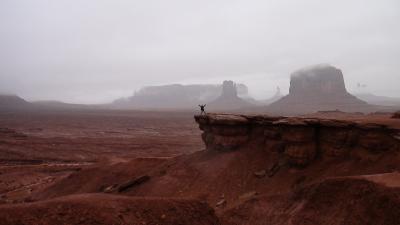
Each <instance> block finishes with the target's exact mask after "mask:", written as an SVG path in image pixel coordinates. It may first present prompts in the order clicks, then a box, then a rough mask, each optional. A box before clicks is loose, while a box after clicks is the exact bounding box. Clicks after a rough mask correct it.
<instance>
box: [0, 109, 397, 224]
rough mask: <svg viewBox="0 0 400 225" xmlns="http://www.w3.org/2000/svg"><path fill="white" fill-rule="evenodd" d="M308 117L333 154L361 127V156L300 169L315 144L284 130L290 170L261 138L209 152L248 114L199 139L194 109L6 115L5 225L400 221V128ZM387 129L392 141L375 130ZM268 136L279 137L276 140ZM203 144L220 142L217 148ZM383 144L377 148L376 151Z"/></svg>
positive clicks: (214, 126) (0, 131) (0, 203)
mask: <svg viewBox="0 0 400 225" xmlns="http://www.w3.org/2000/svg"><path fill="white" fill-rule="evenodd" d="M308 117H313V118H318V119H317V120H318V123H319V125H318V126H321V125H320V124H328V125H326V126H328V127H329V130H328V132H333V133H332V134H330V133H328V134H327V135H328V136H332V139H333V141H331V142H329V141H328V142H327V143H332V146H334V147H332V146H331V145H330V146H329V147H327V148H330V149H333V148H334V149H339V150H340V149H341V148H342V147H343V146H339V147H338V146H337V145H338V143H335V140H336V139H338V140H339V139H340V138H341V136H343V132H342V131H341V130H340V129H342V128H343V127H344V126H347V125H346V124H347V122H349V123H350V122H351V123H359V124H362V125H357V129H359V130H360V132H362V134H360V135H359V137H358V138H359V139H360V141H359V142H360V146H361V147H360V148H358V147H357V146H351V149H352V150H351V151H352V152H351V153H349V154H347V153H345V154H342V155H340V154H338V155H340V156H337V155H336V153H332V152H331V153H330V154H331V155H332V154H333V155H335V156H334V157H326V158H325V155H321V153H318V154H317V155H315V159H313V161H312V162H311V161H310V160H309V158H306V160H308V161H304V158H302V157H303V155H300V156H299V153H298V151H300V150H301V149H302V148H303V147H302V146H308V145H309V143H306V142H307V141H308V140H311V139H312V138H314V136H312V137H309V135H308V134H307V132H308V131H307V130H301V132H300V133H296V132H297V130H289V131H288V132H287V133H288V134H290V135H289V136H290V137H283V138H282V140H284V141H285V140H290V143H289V144H287V145H288V146H289V145H292V144H293V143H296V146H295V147H293V148H292V149H291V150H290V151H291V154H289V158H290V156H292V157H293V158H292V160H295V161H293V162H294V164H296V163H298V164H300V166H299V165H297V166H289V164H288V163H287V162H286V161H285V162H283V161H280V158H279V155H280V154H281V153H277V152H274V151H275V150H269V149H266V147H265V146H264V147H263V148H260V143H264V142H265V141H264V139H263V140H262V141H259V140H258V139H257V138H255V136H256V135H257V133H254V132H255V131H254V132H253V133H251V134H246V135H247V136H248V137H249V139H250V140H256V139H257V140H256V141H254V143H253V142H251V141H250V142H249V144H248V145H246V146H244V147H242V148H239V149H237V150H232V151H219V150H212V147H213V146H212V145H213V144H215V143H217V142H218V138H219V136H218V137H217V134H221V133H222V134H225V135H227V136H232V135H233V136H234V135H236V133H237V134H238V135H239V133H240V135H242V134H243V132H247V131H244V130H243V129H242V128H243V127H240V126H241V125H242V120H243V118H245V119H246V118H247V117H240V118H239V119H237V118H236V117H235V118H231V117H230V116H229V115H228V116H226V115H222V117H221V118H219V117H215V118H212V117H210V118H208V119H209V120H207V121H208V122H201V121H200V122H199V121H197V122H199V123H200V128H202V130H203V131H204V133H206V134H205V136H204V135H203V139H202V133H203V131H202V130H201V129H199V124H197V123H196V121H195V119H194V118H193V113H189V112H147V111H107V110H104V111H100V110H98V111H96V110H75V111H74V110H70V111H55V110H53V111H34V110H33V111H29V112H23V111H13V112H7V111H4V112H1V113H0V218H1V219H0V224H1V225H2V224H43V225H44V224H121V225H122V224H127V225H128V224H134V225H135V224H171V225H172V224H232V225H233V224H271V225H276V224H310V225H311V224H335V225H336V224H338V225H339V224H346V225H348V224H350V225H351V224H360V225H361V224H371V225H372V224H374V225H376V224H387V225H396V224H397V225H398V224H400V189H399V187H400V174H399V171H400V163H399V162H400V156H399V146H400V145H399V144H398V142H396V140H398V138H399V137H398V136H396V133H395V134H394V136H393V135H392V132H398V129H399V128H400V120H398V119H392V118H390V117H391V115H390V114H373V115H360V114H346V113H341V112H324V113H317V114H314V115H310V116H308ZM260 118H261V117H257V116H254V117H251V118H250V117H249V118H248V120H249V121H250V120H251V121H256V122H257V123H258V122H259V120H260ZM200 119H201V118H200ZM331 119H335V120H331ZM337 119H341V120H342V121H347V122H337ZM274 120H276V124H277V123H279V124H284V126H285V125H288V124H289V125H290V126H292V125H295V126H297V125H298V122H299V121H298V120H300V122H301V123H303V122H304V121H303V118H301V117H299V118H297V120H296V121H294V122H293V121H289V122H288V121H286V120H285V119H283V120H285V121H282V120H281V119H274ZM319 120H321V121H323V122H320V121H319ZM210 121H211V122H210ZM212 121H214V122H212ZM215 121H216V122H215ZM263 121H264V122H263V123H264V125H262V126H272V125H271V124H275V122H272V123H271V122H270V119H269V118H267V119H265V118H263ZM309 121H311V120H306V123H308V122H309ZM256 122H254V123H256ZM310 123H313V124H315V119H314V120H312V122H310ZM332 123H333V124H334V128H331V126H332V125H331V124H332ZM265 124H267V125H265ZM343 124H345V125H343ZM377 124H378V125H377ZM231 126H234V128H232V127H231ZM324 126H325V125H324ZM381 126H382V127H383V126H384V127H385V128H384V129H385V130H384V131H383V132H386V131H388V132H391V133H390V135H392V136H390V135H387V134H386V133H373V132H372V131H371V132H370V129H373V130H374V131H375V130H376V129H378V130H379V129H381ZM371 127H372V128H371ZM387 127H388V128H387ZM263 129H264V128H263ZM290 129H291V128H290ZM296 129H297V128H296ZM301 129H303V128H301ZM306 129H308V128H306ZM318 129H319V128H318ZM346 129H347V128H346ZM393 130H394V131H393ZM207 132H208V133H207ZM213 132H214V133H213ZM319 132H320V131H319ZM321 132H322V133H323V132H326V131H321ZM335 132H336V133H335ZM363 132H365V133H363ZM379 132H380V130H379ZM262 133H263V134H261V135H264V136H263V137H267V139H268V137H271V138H272V139H274V140H275V136H276V135H278V134H271V132H266V131H263V132H262ZM207 135H211V136H213V135H214V136H215V137H214V136H213V137H211V139H212V140H213V141H214V142H213V143H209V142H208V140H209V139H210V138H208V137H207ZM279 135H280V134H279ZM285 135H286V134H283V136H285ZM318 135H322V134H318ZM345 135H348V134H345ZM362 136H366V137H367V136H368V138H369V139H368V141H366V140H364V139H363V138H362ZM321 138H322V139H321V140H325V139H326V134H325V136H324V137H322V136H321ZM323 138H325V139H323ZM335 138H336V139H335ZM239 139H240V137H239V136H238V137H237V138H236V139H235V140H239ZM381 139H382V140H381ZM203 140H204V141H205V143H204V142H203ZM246 140H247V139H246ZM346 140H347V136H346ZM222 142H223V143H222V145H227V146H228V147H229V146H231V145H232V143H233V142H232V141H230V140H229V138H225V139H223V140H222ZM300 142H301V144H298V143H300ZM381 142H382V143H386V144H383V145H382V144H381ZM269 143H275V142H273V141H271V142H269ZM217 144H218V143H217ZM219 144H221V143H219ZM278 145H279V143H278ZM278 145H277V146H278ZM317 145H320V141H318V143H317ZM355 145H357V144H355ZM377 145H381V148H382V151H381V150H380V149H378V150H376V151H374V150H370V149H371V148H373V147H375V146H377ZM210 146H211V147H210ZM218 146H219V145H218ZM268 146H269V145H268ZM299 146H300V147H299ZM349 146H350V145H349ZM345 147H346V146H345ZM206 148H207V149H206ZM208 148H210V149H208ZM268 148H274V147H271V146H269V147H268ZM277 148H278V147H277ZM343 148H344V147H343ZM346 148H347V147H346ZM349 148H350V147H349ZM299 149H300V150H299ZM269 151H271V152H269ZM332 151H333V150H332ZM323 154H325V153H323ZM313 157H314V156H313ZM274 160H275V161H274ZM296 160H297V161H296ZM309 161H310V162H309ZM282 162H283V163H282ZM304 162H306V163H307V165H305V164H304ZM289 163H290V159H289Z"/></svg>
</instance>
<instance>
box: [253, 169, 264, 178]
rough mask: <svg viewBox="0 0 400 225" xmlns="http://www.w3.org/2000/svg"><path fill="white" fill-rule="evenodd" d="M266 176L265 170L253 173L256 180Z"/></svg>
mask: <svg viewBox="0 0 400 225" xmlns="http://www.w3.org/2000/svg"><path fill="white" fill-rule="evenodd" d="M266 175H267V171H266V170H260V171H256V172H254V176H256V177H257V178H263V177H265V176H266Z"/></svg>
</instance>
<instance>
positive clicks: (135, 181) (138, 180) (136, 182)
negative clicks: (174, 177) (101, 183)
mask: <svg viewBox="0 0 400 225" xmlns="http://www.w3.org/2000/svg"><path fill="white" fill-rule="evenodd" d="M148 180H150V176H147V175H144V176H141V177H138V178H135V179H133V180H130V181H128V182H126V183H124V184H121V185H120V186H119V187H118V192H124V191H126V190H128V189H130V188H132V187H134V186H137V185H140V184H142V183H144V182H146V181H148Z"/></svg>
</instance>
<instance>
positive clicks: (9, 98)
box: [0, 94, 31, 109]
mask: <svg viewBox="0 0 400 225" xmlns="http://www.w3.org/2000/svg"><path fill="white" fill-rule="evenodd" d="M30 106H31V103H29V102H27V101H25V100H24V99H23V98H21V97H19V96H17V95H10V94H3V95H0V109H11V108H21V109H22V108H26V107H30Z"/></svg>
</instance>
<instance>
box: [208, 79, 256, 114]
mask: <svg viewBox="0 0 400 225" xmlns="http://www.w3.org/2000/svg"><path fill="white" fill-rule="evenodd" d="M207 105H208V108H210V109H211V110H236V109H241V108H246V107H251V106H253V105H252V104H251V103H249V102H247V101H245V100H243V99H241V98H240V97H238V93H237V88H236V84H235V83H234V82H233V81H224V82H223V84H222V93H221V95H220V96H219V97H218V98H217V99H215V100H214V101H212V102H210V103H209V104H207Z"/></svg>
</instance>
